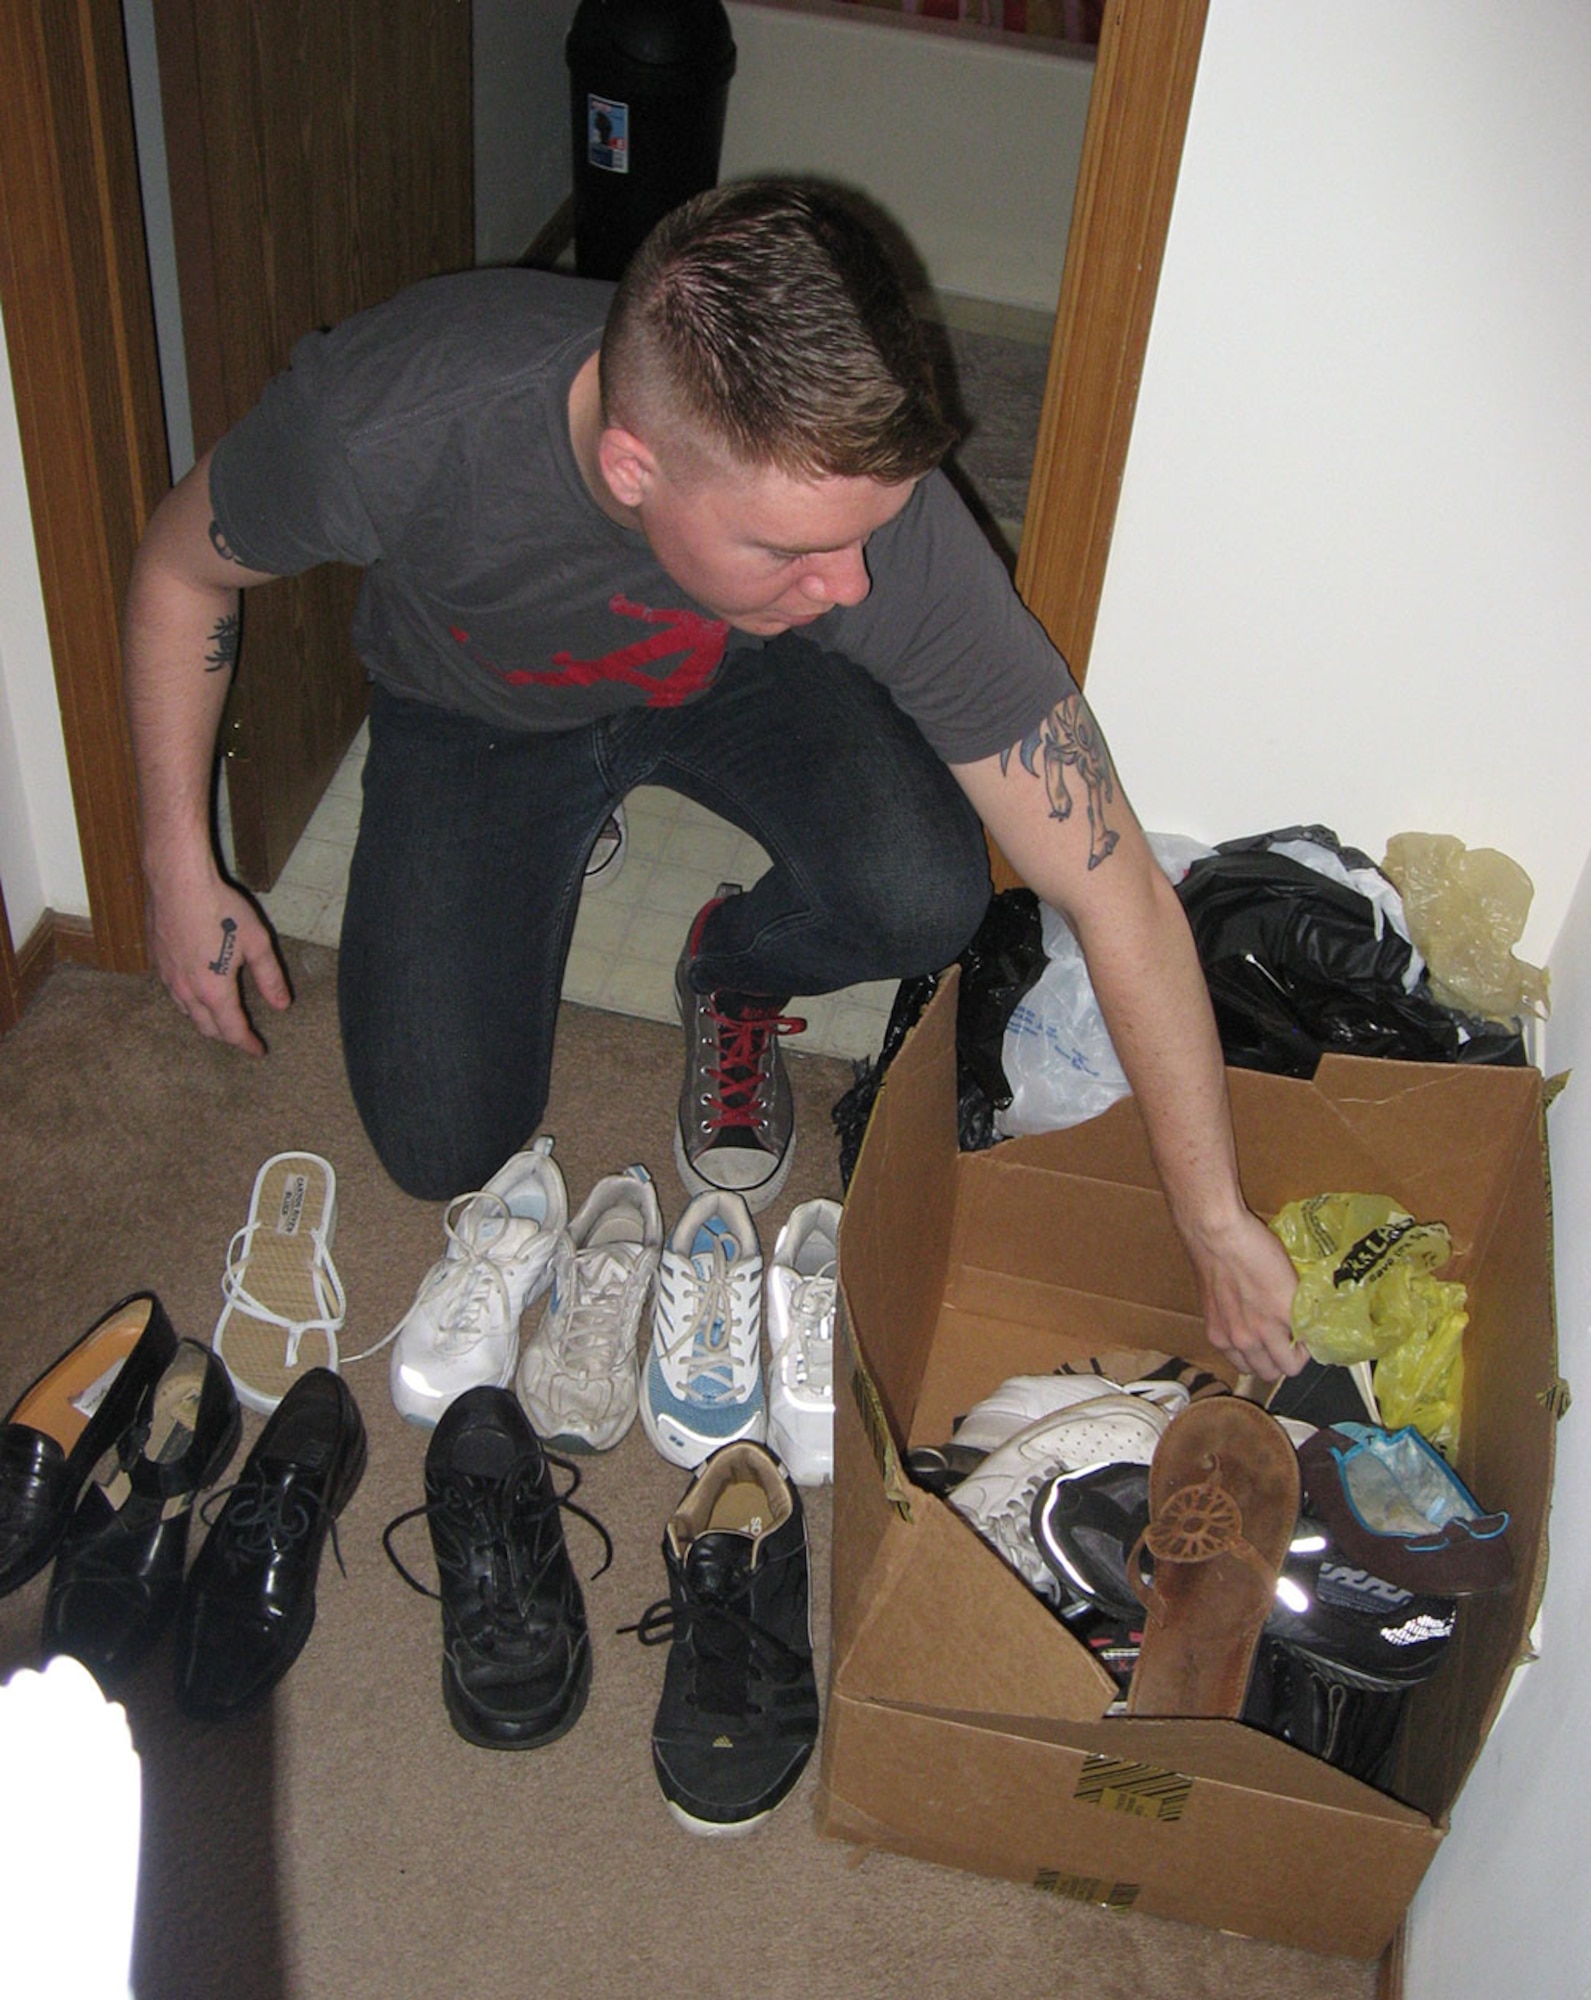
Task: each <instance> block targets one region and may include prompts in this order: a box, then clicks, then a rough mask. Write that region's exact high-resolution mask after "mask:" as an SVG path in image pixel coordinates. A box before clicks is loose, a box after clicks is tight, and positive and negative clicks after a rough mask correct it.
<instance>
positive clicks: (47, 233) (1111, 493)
mask: <svg viewBox="0 0 1591 2000" xmlns="http://www.w3.org/2000/svg"><path fill="white" fill-rule="evenodd" d="M1207 11H1208V0H1110V4H1109V5H1108V6H1107V8H1106V12H1105V18H1104V24H1103V28H1102V31H1101V35H1100V44H1099V52H1098V58H1097V65H1096V69H1095V76H1094V85H1093V90H1092V94H1091V98H1090V104H1089V115H1088V125H1087V130H1086V133H1085V136H1084V143H1083V154H1082V160H1081V162H1080V167H1079V173H1078V183H1077V196H1076V200H1075V203H1074V206H1073V213H1072V226H1071V234H1070V238H1069V241H1068V245H1067V253H1066V260H1065V265H1064V268H1063V275H1062V283H1061V297H1060V304H1059V308H1058V311H1057V313H1056V321H1055V333H1054V337H1053V341H1052V345H1051V353H1050V370H1049V379H1048V384H1047V387H1046V390H1045V396H1044V402H1043V407H1042V411H1041V415H1040V422H1039V436H1038V441H1037V448H1036V451H1035V456H1034V468H1033V477H1032V484H1031V488H1030V493H1029V501H1028V511H1027V523H1026V529H1025V532H1024V535H1023V541H1022V549H1021V554H1020V557H1019V559H1018V564H1017V587H1018V589H1019V590H1020V591H1021V592H1022V594H1023V596H1024V598H1025V599H1026V601H1027V603H1028V604H1029V606H1030V607H1031V609H1032V610H1033V611H1034V613H1035V614H1036V615H1037V617H1038V618H1039V619H1040V620H1041V621H1042V622H1043V624H1044V625H1045V626H1046V628H1047V629H1048V631H1049V633H1050V635H1051V637H1052V638H1053V639H1054V640H1055V642H1056V644H1057V645H1058V646H1059V647H1060V649H1061V651H1062V652H1063V653H1064V654H1065V655H1066V657H1067V659H1068V660H1069V661H1070V663H1071V666H1072V670H1073V672H1074V673H1075V674H1076V675H1077V677H1078V679H1079V680H1081V679H1082V678H1083V676H1084V674H1085V673H1086V672H1087V668H1088V656H1089V650H1090V647H1091V644H1092V640H1093V634H1094V623H1095V619H1096V617H1097V615H1098V610H1099V599H1100V593H1101V590H1102V588H1103V583H1104V574H1105V564H1106V560H1107V558H1108V555H1109V550H1110V538H1111V531H1112V529H1113V527H1114V524H1115V518H1116V505H1117V500H1118V497H1119V493H1120V488H1121V478H1122V471H1123V467H1124V465H1125V462H1126V455H1127V445H1128V440H1129V438H1130V436H1131V431H1132V420H1133V413H1134V410H1135V408H1136V404H1137V396H1138V383H1139V380H1140V377H1141V375H1142V370H1143V358H1144V351H1145V348H1146V346H1147V342H1148V335H1149V322H1150V318H1151V316H1152V313H1153V309H1154V295H1155V288H1156V285H1157V283H1158V280H1159V274H1160V265H1161V260H1162V256H1163V253H1164V249H1165V241H1166V233H1167V228H1168V225H1169V221H1170V214H1171V202H1172V196H1173V194H1174V192H1175V188H1176V179H1177V168H1178V164H1179V162H1180V159H1181V153H1182V141H1183V135H1184V133H1185V131H1186V127H1187V119H1188V110H1189V106H1190V104H1191V101H1192V95H1193V86H1194V79H1195V76H1196V74H1197V70H1198V57H1199V46H1200V42H1201V40H1202V37H1203V32H1204V22H1205V17H1206V14H1207ZM0 63H3V66H4V73H5V74H6V75H7V76H8V77H10V78H12V79H14V80H15V82H14V88H13V91H12V94H11V101H10V104H9V105H8V116H7V118H6V119H5V120H4V121H0V311H3V312H4V316H5V327H6V337H7V342H8V345H9V348H10V354H11V370H12V377H13V382H14V385H15V390H16V401H17V412H18V418H19V422H20V425H21V432H22V451H23V462H24V466H25V469H26V474H27V482H28V494H29V501H30V504H31V507H32V513H33V521H34V530H35V535H36V538H37V541H38V547H39V569H40V578H41V583H42V586H43V594H44V604H45V615H46V619H47V622H48V627H49V632H50V645H51V652H52V654H53V657H54V660H55V678H56V687H57V692H58V695H59V699H60V705H61V719H62V728H63V734H64V736H65V741H66V755H67V765H68V769H69V771H70V773H71V779H72V791H73V799H74V802H75V806H76V813H77V825H78V833H79V838H80V841H81V843H82V850H83V864H84V873H85V876H86V878H87V883H88V894H89V910H90V921H91V933H90V935H89V936H87V937H83V936H80V935H77V934H76V932H75V931H74V927H72V926H70V925H67V926H64V927H62V926H53V929H54V931H55V932H57V933H58V934H59V935H58V937H56V938H54V939H52V940H51V941H50V942H51V948H50V949H49V950H47V951H44V952H39V951H38V950H37V949H36V948H35V947H34V941H31V940H30V946H29V949H28V950H26V951H25V952H24V954H23V956H24V957H25V958H28V959H30V960H31V961H33V962H42V963H43V965H44V967H45V969H47V968H48V964H49V962H51V960H52V959H53V957H54V956H55V955H57V950H61V951H64V952H65V953H67V954H69V955H71V956H74V957H80V958H86V959H87V960H88V961H89V962H91V963H94V964H98V965H100V966H103V967H106V968H107V969H111V970H115V971H128V972H131V971H141V970H143V969H144V968H145V966H146V964H147V957H146V953H145V946H144V934H143V886H142V877H141V872H140V869H139V862H138V838H137V825H138V821H137V794H136V789H135V784H134V777H133V766H132V757H131V750H130V746H129V743H128V738H127V730H126V722H125V718H124V716H123V713H122V702H121V660H120V646H119V621H120V614H121V604H122V599H123V596H124V593H125V590H126V581H127V570H128V566H129V564H130V562H131V559H132V552H133V549H134V548H135V547H136V544H137V540H138V536H139V534H141V532H142V529H143V525H144V522H145V521H146V520H147V518H148V514H149V512H150V510H151V508H152V507H153V506H154V504H155V502H156V501H157V500H158V498H159V495H160V493H161V492H163V491H164V489H165V485H166V483H167V480H168V477H169V474H168V470H167V467H166V464H165V458H164V444H163V437H164V432H163V426H162V423H161V417H160V383H159V373H158V367H157V364H156V360H155V344H154V310H153V304H152V301H151V299H150V294H149V283H148V273H147V262H146V257H145V250H144V236H143V217H142V212H141V209H140V206H139V201H138V194H137V168H136V154H135V149H134V143H133V131H132V107H131V97H130V93H129V88H128V82H127V71H126V59H125V51H124V49H123V45H122V22H121V8H120V4H119V0H54V4H52V0H0ZM110 408H117V409H119V410H120V413H121V421H119V422H109V423H107V422H105V421H104V420H103V419H104V414H105V411H106V410H107V409H110ZM96 415H97V416H99V418H100V421H98V422H96V421H95V418H96ZM52 923H53V920H52Z"/></svg>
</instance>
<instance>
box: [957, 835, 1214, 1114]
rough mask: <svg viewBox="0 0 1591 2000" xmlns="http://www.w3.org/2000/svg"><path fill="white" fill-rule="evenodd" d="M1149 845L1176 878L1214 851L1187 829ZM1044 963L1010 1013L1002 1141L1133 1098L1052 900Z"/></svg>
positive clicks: (1045, 919)
mask: <svg viewBox="0 0 1591 2000" xmlns="http://www.w3.org/2000/svg"><path fill="white" fill-rule="evenodd" d="M1148 838H1149V846H1150V849H1151V851H1152V852H1153V854H1154V857H1155V859H1156V860H1157V861H1158V862H1159V863H1160V866H1161V867H1162V868H1163V869H1164V870H1165V872H1166V874H1167V875H1168V876H1169V877H1170V878H1171V880H1172V881H1173V882H1180V881H1181V880H1182V878H1183V876H1184V875H1186V874H1187V872H1188V870H1189V869H1190V868H1191V867H1192V866H1193V863H1194V862H1195V861H1197V860H1198V859H1200V857H1201V856H1203V855H1206V854H1210V853H1212V852H1213V851H1214V850H1213V849H1211V848H1208V847H1204V846H1201V845H1200V844H1199V843H1198V842H1197V841H1194V840H1189V839H1188V838H1187V837H1186V836H1185V835H1182V834H1161V833H1152V834H1150V835H1149V837H1148ZM1039 919H1040V922H1041V924H1042V926H1043V932H1044V955H1045V960H1046V963H1045V967H1044V970H1043V972H1042V973H1040V975H1039V977H1038V980H1037V981H1036V983H1035V984H1034V985H1033V986H1031V987H1030V988H1029V989H1028V991H1027V993H1026V994H1025V995H1024V996H1023V998H1022V999H1021V1000H1019V1001H1018V1002H1017V1004H1016V1006H1015V1007H1014V1008H1012V1010H1011V1018H1010V1019H1009V1020H1008V1021H1007V1022H1006V1028H1005V1039H1004V1041H1003V1042H1002V1044H1001V1052H1000V1060H1001V1063H1002V1065H1003V1067H1004V1069H1005V1080H1006V1082H1007V1083H1008V1084H1009V1085H1010V1086H1011V1102H1010V1103H1009V1104H1008V1105H1007V1106H1006V1107H1005V1109H1004V1110H1003V1111H999V1112H996V1114H995V1121H994V1123H995V1130H996V1132H997V1133H998V1134H999V1136H1000V1137H1001V1138H1002V1139H1015V1138H1018V1137H1020V1136H1021V1135H1022V1134H1023V1133H1027V1132H1057V1131H1060V1130H1062V1129H1063V1128H1064V1127H1066V1126H1068V1125H1081V1124H1082V1122H1083V1120H1084V1119H1085V1118H1097V1117H1098V1116H1099V1114H1100V1113H1101V1112H1102V1111H1108V1110H1109V1109H1110V1107H1111V1106H1112V1105H1113V1104H1114V1103H1115V1102H1116V1100H1117V1098H1118V1097H1126V1096H1127V1095H1128V1089H1129V1086H1128V1083H1127V1079H1126V1077H1125V1076H1124V1075H1123V1073H1122V1067H1121V1064H1120V1062H1118V1060H1117V1058H1116V1050H1115V1047H1114V1046H1113V1044H1112V1042H1111V1039H1110V1031H1109V1030H1108V1029H1107V1028H1106V1026H1105V1019H1104V1016H1103V1015H1102V1014H1101V1013H1100V1011H1099V1002H1098V1001H1097V1000H1096V999H1095V998H1094V985H1093V981H1092V980H1091V979H1090V978H1089V976H1088V967H1087V966H1086V965H1085V964H1084V962H1083V951H1082V947H1081V945H1079V943H1078V942H1077V939H1076V937H1075V936H1074V935H1073V932H1072V927H1071V925H1070V924H1068V923H1067V921H1066V919H1065V918H1064V917H1063V916H1060V915H1059V914H1058V913H1057V912H1056V911H1054V910H1052V909H1051V908H1050V907H1049V905H1048V904H1047V903H1045V904H1041V905H1040V908H1039Z"/></svg>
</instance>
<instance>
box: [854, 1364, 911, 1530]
mask: <svg viewBox="0 0 1591 2000" xmlns="http://www.w3.org/2000/svg"><path fill="white" fill-rule="evenodd" d="M851 1394H852V1396H853V1397H854V1398H855V1399H856V1407H857V1409H858V1410H859V1411H860V1412H861V1417H862V1428H863V1430H865V1431H866V1432H867V1441H868V1443H869V1444H870V1445H871V1446H872V1448H873V1458H874V1461H875V1463H876V1464H877V1466H878V1473H879V1477H880V1478H881V1479H882V1480H883V1482H884V1497H885V1499H886V1500H888V1502H889V1503H890V1505H891V1506H892V1507H893V1508H894V1509H895V1512H896V1513H897V1514H899V1516H900V1517H901V1519H902V1520H903V1521H909V1520H910V1519H911V1517H912V1503H911V1490H912V1489H911V1483H910V1481H909V1480H908V1479H907V1478H906V1475H905V1474H904V1473H903V1472H902V1471H901V1466H900V1459H899V1457H898V1456H897V1454H896V1451H895V1440H894V1439H893V1438H892V1437H891V1436H890V1433H889V1419H888V1417H886V1416H885V1414H884V1405H883V1403H882V1401H881V1400H880V1398H879V1393H878V1390H877V1389H876V1388H875V1387H874V1385H873V1378H872V1376H871V1375H869V1374H868V1372H867V1370H866V1369H865V1368H864V1367H863V1366H862V1364H861V1363H860V1362H857V1363H856V1365H855V1366H854V1367H853V1368H852V1370H851Z"/></svg>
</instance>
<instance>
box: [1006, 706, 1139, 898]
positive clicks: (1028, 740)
mask: <svg viewBox="0 0 1591 2000" xmlns="http://www.w3.org/2000/svg"><path fill="white" fill-rule="evenodd" d="M1012 749H1014V750H1015V752H1016V754H1017V755H1018V756H1019V757H1020V758H1021V760H1022V768H1023V769H1024V770H1025V771H1031V772H1032V774H1033V775H1034V777H1037V778H1042V779H1043V782H1044V790H1045V793H1046V795H1047V796H1048V798H1049V802H1050V818H1051V819H1070V818H1071V816H1072V794H1071V792H1070V790H1069V789H1068V787H1067V783H1066V771H1067V767H1068V765H1070V766H1071V767H1072V769H1074V770H1075V771H1076V773H1077V775H1078V777H1079V778H1080V779H1081V781H1082V785H1083V794H1084V797H1085V799H1086V801H1087V804H1088V865H1089V867H1090V868H1097V867H1098V866H1099V864H1100V863H1101V862H1102V861H1104V860H1106V859H1107V858H1108V857H1109V856H1110V854H1111V852H1112V851H1113V850H1114V848H1115V845H1116V842H1117V840H1118V838H1119V835H1118V834H1117V832H1116V830H1115V829H1114V828H1113V827H1111V826H1108V825H1107V824H1106V821H1105V808H1106V806H1107V805H1109V804H1111V803H1112V802H1113V801H1114V799H1115V797H1116V775H1115V773H1114V771H1112V769H1111V765H1110V752H1109V751H1108V750H1107V749H1106V748H1105V739H1104V737H1103V736H1102V735H1101V734H1100V732H1099V724H1098V723H1097V722H1095V720H1094V718H1093V716H1092V714H1091V713H1090V712H1089V707H1088V703H1087V702H1086V701H1084V699H1083V697H1082V696H1081V695H1080V694H1069V695H1068V696H1067V697H1066V699H1065V700H1064V701H1062V702H1058V703H1057V704H1056V705H1055V707H1054V708H1052V709H1051V710H1050V712H1049V714H1048V715H1047V716H1045V718H1044V720H1043V721H1042V722H1041V723H1040V724H1039V726H1038V728H1037V729H1035V730H1032V731H1030V733H1029V734H1028V735H1026V736H1024V737H1023V738H1022V740H1021V742H1020V743H1016V744H1013V745H1012ZM1010 762H1011V751H1010V750H1002V751H1001V752H1000V769H1001V771H1002V772H1004V771H1006V770H1008V769H1009V767H1010ZM1041 763H1042V766H1043V768H1042V770H1041V769H1040V765H1041Z"/></svg>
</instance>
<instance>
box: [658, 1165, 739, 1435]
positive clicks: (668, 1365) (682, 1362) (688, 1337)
mask: <svg viewBox="0 0 1591 2000" xmlns="http://www.w3.org/2000/svg"><path fill="white" fill-rule="evenodd" d="M641 1422H642V1424H643V1425H644V1426H645V1429H646V1434H647V1436H648V1437H649V1438H650V1439H651V1440H652V1442H653V1444H654V1445H656V1447H657V1449H658V1450H659V1451H660V1452H661V1453H662V1455H663V1456H664V1458H666V1459H667V1460H668V1461H669V1463H670V1464H671V1465H680V1466H683V1467H685V1469H686V1470H687V1471H694V1470H695V1469H696V1467H697V1466H698V1465H700V1464H701V1463H702V1461H703V1459H705V1458H707V1457H708V1456H709V1455H710V1454H711V1453H712V1452H715V1451H717V1450H718V1448H719V1447H720V1446H721V1445H726V1444H734V1443H736V1442H738V1441H739V1440H740V1439H742V1438H751V1439H754V1440H755V1441H756V1442H757V1443H759V1444H760V1443H761V1442H762V1441H763V1439H764V1437H765V1436H766V1434H767V1428H768V1410H767V1403H766V1400H765V1398H764V1395H763V1388H762V1250H761V1246H760V1245H759V1244H758V1241H757V1231H756V1227H755V1225H754V1224H753V1222H752V1219H751V1211H750V1209H749V1208H747V1206H746V1204H745V1202H744V1201H743V1200H742V1199H741V1197H740V1196H739V1195H738V1194H733V1193H730V1192H728V1191H727V1190H724V1189H721V1188H710V1189H709V1190H708V1191H707V1192H706V1193H705V1194H699V1195H698V1196H697V1197H696V1199H695V1200H694V1201H693V1202H692V1203H691V1204H690V1206H689V1207H688V1208H687V1209H686V1211H685V1213H684V1214H683V1215H682V1216H681V1217H680V1219H679V1222H678V1223H677V1225H676V1226H675V1229H674V1232H673V1234H672V1235H671V1236H670V1237H669V1240H668V1243H667V1244H666V1246H665V1247H664V1250H663V1261H662V1267H661V1269H660V1270H659V1272H658V1280H657V1298H656V1301H655V1303H654V1305H653V1308H652V1346H651V1351H650V1353H649V1354H648V1356H647V1363H646V1380H645V1384H644V1386H643V1389H642V1393H641Z"/></svg>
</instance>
